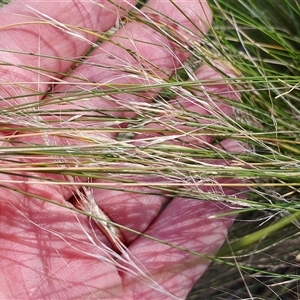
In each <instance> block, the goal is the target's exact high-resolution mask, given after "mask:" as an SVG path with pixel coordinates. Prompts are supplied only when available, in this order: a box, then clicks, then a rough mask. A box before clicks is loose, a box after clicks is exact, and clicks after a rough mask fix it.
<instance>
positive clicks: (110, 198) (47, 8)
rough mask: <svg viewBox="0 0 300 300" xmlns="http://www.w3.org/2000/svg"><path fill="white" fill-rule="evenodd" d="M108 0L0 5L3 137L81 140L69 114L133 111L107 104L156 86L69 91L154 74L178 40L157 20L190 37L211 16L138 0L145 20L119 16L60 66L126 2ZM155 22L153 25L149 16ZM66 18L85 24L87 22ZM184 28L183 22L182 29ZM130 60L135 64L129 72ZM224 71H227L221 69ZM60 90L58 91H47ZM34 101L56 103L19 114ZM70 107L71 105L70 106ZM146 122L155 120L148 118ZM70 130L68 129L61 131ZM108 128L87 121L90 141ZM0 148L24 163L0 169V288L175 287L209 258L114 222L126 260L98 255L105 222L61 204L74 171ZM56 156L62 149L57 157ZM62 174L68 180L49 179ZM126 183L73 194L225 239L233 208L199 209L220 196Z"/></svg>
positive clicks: (165, 293) (83, 119)
mask: <svg viewBox="0 0 300 300" xmlns="http://www.w3.org/2000/svg"><path fill="white" fill-rule="evenodd" d="M112 2H116V3H118V5H119V6H120V7H117V6H115V5H114V4H113V3H111V2H110V1H100V0H99V1H75V0H73V1H65V2H63V1H49V2H47V1H38V2H34V1H13V2H12V3H11V4H9V5H7V6H5V7H4V8H2V9H1V11H0V14H1V19H0V25H1V28H0V43H1V45H0V48H1V52H0V55H1V62H2V65H1V69H0V73H1V79H0V80H1V86H0V88H1V97H2V99H3V100H2V101H1V109H2V117H1V118H2V121H1V122H2V124H4V125H3V127H2V131H1V132H2V138H1V144H2V145H1V147H3V149H16V147H19V146H22V147H25V146H28V147H29V146H30V145H35V146H36V145H41V146H43V147H45V149H46V148H47V147H50V148H51V147H52V146H55V147H58V146H67V147H71V148H72V146H74V147H81V146H84V145H85V144H86V143H87V141H86V137H82V139H80V137H78V135H77V136H76V130H75V129H76V128H78V127H79V126H83V127H85V128H91V129H93V128H94V127H95V123H93V122H92V121H91V120H92V118H91V119H89V117H91V116H93V114H94V113H95V112H100V113H101V112H102V111H105V112H106V111H110V117H116V118H118V119H120V118H134V113H133V111H130V112H128V111H124V110H123V111H122V110H120V109H118V108H120V106H122V105H123V107H126V104H127V103H128V105H130V103H133V102H136V103H142V102H149V98H151V99H153V98H154V97H155V96H156V95H157V93H158V92H159V88H156V89H153V88H152V89H148V90H147V89H145V91H144V92H136V93H135V92H133V93H131V94H125V93H123V94H122V93H118V94H116V95H113V96H110V97H104V96H102V97H100V96H99V95H98V94H97V93H96V94H95V97H93V98H88V99H86V98H84V97H83V96H81V97H79V98H78V95H80V93H81V94H82V93H83V92H86V91H96V92H97V91H98V92H99V91H100V92H101V91H103V90H105V89H108V88H109V87H110V86H113V85H117V84H130V85H134V84H141V85H145V86H147V85H148V86H151V85H153V84H155V83H157V82H159V81H158V79H159V80H166V79H167V78H168V77H169V76H170V75H171V74H173V73H174V72H175V71H176V69H177V68H179V67H181V65H182V62H183V61H184V60H185V59H186V58H187V56H188V53H187V51H186V52H185V51H183V50H182V49H183V47H182V45H181V46H180V47H179V45H177V44H176V43H175V42H174V41H171V38H172V37H171V36H169V37H168V36H167V35H168V32H169V31H168V30H167V29H168V28H169V30H170V29H175V31H176V32H177V34H178V36H177V38H178V39H179V38H181V39H182V40H181V42H182V43H186V44H187V43H190V42H192V41H193V40H195V41H197V39H198V38H199V37H200V36H201V35H203V34H204V33H205V32H206V31H207V30H208V27H209V23H210V22H211V13H210V10H209V8H208V6H207V4H206V2H205V1H199V0H193V1H189V2H188V5H187V1H174V3H173V1H158V0H150V1H149V2H148V4H147V7H144V8H143V9H142V13H139V14H138V15H139V17H141V18H143V19H144V20H146V21H148V22H149V24H148V26H146V25H142V24H141V22H138V21H132V22H128V24H126V25H125V26H124V27H122V28H121V29H120V30H119V31H118V32H117V33H116V34H115V35H114V36H113V37H112V38H111V39H110V41H106V42H103V43H102V44H101V46H100V47H98V48H97V49H96V50H94V51H93V52H92V53H91V54H90V56H89V58H88V59H86V60H85V62H84V63H82V64H80V65H79V66H78V67H76V68H74V70H72V71H71V68H72V67H73V65H74V62H77V61H78V60H79V58H80V57H81V56H82V55H84V54H85V53H86V51H87V50H88V49H89V48H90V46H91V45H93V44H94V43H95V42H96V40H97V38H98V37H99V36H100V35H102V32H105V31H106V30H108V29H109V28H110V27H112V26H113V25H114V24H115V23H116V21H117V20H118V19H119V18H121V17H122V16H124V15H125V13H126V11H128V10H130V9H132V8H133V5H135V4H136V3H135V1H132V0H128V1H112ZM102 4H103V5H102ZM163 15H165V16H164V17H163ZM187 16H188V17H187ZM147 18H149V19H147ZM174 20H175V21H176V22H175V21H174ZM64 24H67V26H66V25H64ZM156 25H160V27H159V28H156V27H155V26H156ZM78 28H86V29H90V32H87V30H79V29H78ZM165 29H166V31H165ZM185 29H188V30H189V32H190V33H189V35H188V36H187V32H186V30H185ZM164 31H165V32H164ZM163 32H164V34H163ZM191 32H194V35H193V34H191ZM95 33H97V34H95ZM99 33H100V34H99ZM137 70H140V71H141V72H140V73H135V71H137ZM225 71H226V72H227V73H228V74H229V75H230V71H229V70H225ZM144 73H145V75H144V77H142V75H143V74H144ZM195 74H196V76H197V78H198V79H199V80H204V79H215V78H216V79H217V78H220V75H219V74H218V73H217V72H216V71H214V70H212V69H211V68H210V67H208V66H202V67H200V68H199V69H198V70H197V71H196V73H195ZM105 84H106V85H105ZM108 84H110V86H108ZM50 89H51V90H50ZM47 91H48V96H47V97H46V96H45V94H46V93H47ZM206 91H208V92H214V93H216V94H217V93H221V94H222V95H223V96H224V97H228V98H230V99H233V100H237V99H238V96H237V95H236V93H234V91H233V90H232V89H231V87H230V86H228V85H226V84H225V83H223V84H220V83H219V84H218V85H211V86H210V87H209V86H208V87H207V88H206ZM100 92H99V93H100ZM202 93H203V92H202ZM20 96H21V97H20ZM67 97H69V98H68V99H69V100H68V101H64V102H59V101H58V102H56V103H55V101H57V100H59V99H62V98H64V99H66V98H67ZM71 97H73V98H71ZM176 101H177V102H180V103H181V105H183V106H184V107H185V108H186V109H188V110H190V111H195V112H197V113H199V114H203V115H209V112H208V111H207V110H206V109H204V108H203V107H201V105H200V104H199V103H194V102H193V101H192V100H189V99H188V100H187V99H183V98H182V99H180V98H179V97H178V98H177V100H176ZM207 101H208V100H207ZM120 103H121V104H120ZM29 104H31V106H30V105H29ZM212 105H213V104H212ZM40 106H41V107H43V110H44V111H45V108H47V109H48V111H51V110H52V111H56V113H54V112H53V113H49V114H47V115H46V116H45V115H42V114H40V115H39V116H38V117H37V115H38V113H33V114H32V115H33V116H34V117H32V118H30V116H31V114H30V112H35V111H38V110H39V108H40ZM216 107H217V109H218V110H219V112H223V113H224V114H227V115H231V114H232V112H233V109H232V108H230V107H228V106H226V105H224V104H220V103H218V104H217V105H216ZM15 108H17V109H15ZM14 109H15V110H14ZM60 110H61V111H63V112H66V111H67V110H69V111H70V112H72V115H70V114H69V115H68V114H67V113H62V114H58V113H57V111H60ZM74 111H77V112H78V115H76V116H74ZM87 111H90V112H91V113H87ZM6 112H9V113H6ZM23 112H24V114H23ZM83 112H84V113H83ZM162 113H163V112H162ZM28 116H29V117H28ZM27 118H28V119H27ZM74 120H75V122H74ZM34 122H36V123H38V124H40V125H39V126H40V127H39V128H42V129H39V130H33V129H32V127H31V125H32V124H33V123H34ZM7 124H10V126H8V125H7ZM26 124H27V127H28V128H29V129H28V131H26V130H20V127H22V128H26ZM96 126H99V125H98V123H97V124H96ZM105 126H106V127H105ZM107 126H108V127H109V126H110V127H111V128H117V129H118V128H124V127H125V122H123V124H119V123H118V124H117V126H116V125H115V123H113V124H112V125H110V124H108V123H107V124H104V125H103V128H107ZM147 126H148V127H150V128H154V129H156V128H159V127H158V125H153V124H149V125H147ZM8 127H9V128H8ZM65 127H72V128H74V131H73V132H71V134H69V135H68V134H67V133H66V132H63V133H60V132H59V130H61V129H64V128H65ZM7 128H8V129H9V131H8V130H7ZM49 129H51V130H49ZM185 129H186V128H185ZM116 131H117V130H116ZM49 132H50V133H49ZM94 132H95V131H94ZM72 134H73V136H75V137H76V138H72ZM157 135H158V134H157V133H154V134H153V135H152V136H151V135H149V134H148V135H147V134H146V135H143V134H141V135H139V136H137V137H136V138H135V143H136V145H137V146H138V145H139V143H143V142H144V140H145V139H146V138H149V137H150V138H152V137H153V136H157ZM115 137H116V133H115V132H113V131H107V130H106V131H105V132H104V133H103V132H101V131H100V130H99V137H97V136H94V138H95V140H97V138H98V139H99V140H100V139H101V140H102V141H111V140H114V138H115ZM90 138H91V137H90ZM97 141H98V140H97ZM186 141H187V140H184V139H182V140H179V141H178V140H176V142H174V141H172V139H166V142H165V144H167V143H169V144H172V143H176V144H177V145H178V144H184V142H186ZM198 142H199V144H198V146H199V147H200V146H201V144H202V143H203V144H205V145H207V144H209V143H213V139H212V138H211V137H209V136H200V137H199V136H198ZM220 144H221V145H222V147H223V149H224V150H226V151H232V152H235V151H237V152H238V151H243V148H242V146H240V145H239V144H238V143H236V142H235V141H232V140H224V141H222V142H221V143H220ZM216 147H220V146H216ZM72 149H77V148H72ZM54 155H55V153H54V154H52V156H51V157H52V158H51V159H52V160H50V158H49V161H51V162H55V163H56V166H57V167H59V166H61V164H60V162H59V157H60V156H59V155H60V154H59V153H58V154H56V156H55V159H54V158H53V157H54ZM2 157H3V158H2V159H3V163H2V165H3V168H4V167H6V168H8V169H9V168H10V167H11V165H13V164H16V163H19V165H21V164H23V166H24V168H25V169H26V168H27V169H28V170H27V169H26V170H25V171H26V172H25V171H24V169H22V170H21V169H20V171H19V174H16V173H15V172H9V171H7V170H6V171H5V170H4V171H3V170H2V174H1V177H0V179H1V182H2V183H1V185H2V187H1V206H0V210H1V221H0V222H1V231H0V238H1V246H0V255H1V259H0V266H1V270H2V272H1V275H0V276H1V279H0V282H1V284H0V286H1V289H0V297H1V298H3V299H4V298H5V299H81V298H82V299H182V298H184V297H186V295H187V294H188V292H189V290H190V289H191V288H192V286H193V284H194V283H195V281H196V280H197V279H198V278H199V277H200V276H201V275H202V274H203V272H204V271H205V269H206V268H207V266H208V264H209V260H208V259H206V258H205V257H201V256H196V255H194V254H192V253H189V252H186V251H182V250H180V249H176V248H175V247H172V246H170V245H168V244H164V243H159V242H158V241H155V240H151V239H149V238H147V237H144V236H139V237H137V235H136V234H134V233H133V232H129V231H126V230H125V229H121V233H122V236H123V238H124V240H125V244H126V246H127V247H128V249H129V250H128V251H129V252H128V253H130V254H128V255H129V256H130V258H131V259H132V261H131V262H130V263H128V261H127V262H126V253H121V254H120V255H119V254H117V253H116V254H112V255H110V254H109V253H108V252H109V247H113V246H114V245H112V244H111V243H110V241H109V240H108V239H107V237H106V236H105V234H103V232H101V230H99V228H98V227H97V226H95V224H92V223H91V222H90V218H89V217H88V216H86V215H83V214H80V213H79V212H77V211H75V210H70V209H67V208H66V206H67V207H69V208H72V204H71V203H70V201H69V200H70V199H71V198H72V196H73V195H74V194H76V193H77V194H78V193H80V191H79V190H78V188H77V186H78V185H77V184H79V185H82V186H85V183H84V179H83V178H77V177H72V176H64V175H62V174H59V175H58V174H51V173H46V168H43V167H44V165H43V162H44V161H45V160H47V159H48V158H47V157H41V156H35V155H34V153H33V154H32V155H31V156H29V155H27V156H26V157H20V158H19V159H18V161H17V162H16V157H15V156H13V159H14V161H13V160H12V159H11V156H9V154H7V155H4V156H2ZM49 157H50V154H49ZM68 163H69V161H64V163H63V166H65V165H68ZM72 163H73V162H72ZM220 163H224V162H220ZM32 166H38V167H39V168H40V173H38V175H37V173H36V172H33V171H30V169H29V168H28V167H32ZM71 166H72V164H71ZM123 166H124V165H123ZM124 176H125V175H124ZM83 177H84V176H83ZM125 178H128V177H126V176H125ZM129 178H130V177H129ZM50 180H52V182H50ZM143 180H144V181H145V182H151V181H154V182H157V181H159V180H160V179H159V178H153V177H149V178H148V177H147V176H144V177H143ZM55 181H56V183H55ZM66 181H69V182H70V184H60V182H66ZM109 182H111V181H110V178H106V179H94V180H93V183H97V184H98V185H102V186H103V185H105V184H107V183H109ZM228 182H232V181H230V180H228ZM45 183H48V184H45ZM197 188H201V187H197ZM132 189H133V190H136V191H137V192H140V193H134V192H133V191H132V192H128V191H127V192H126V191H116V190H113V189H112V190H109V189H106V190H105V189H93V188H90V189H89V188H87V189H86V190H83V193H85V195H83V196H87V195H86V194H87V193H91V194H92V196H93V199H94V200H95V202H96V203H97V205H99V207H101V209H103V211H105V212H106V213H107V215H109V216H110V218H111V220H113V221H114V222H116V223H118V224H121V225H122V226H124V227H129V228H131V229H133V230H135V231H138V232H142V233H144V234H146V235H148V236H152V237H154V238H156V239H159V240H162V241H165V242H166V243H169V244H174V245H175V246H178V247H183V248H185V249H189V250H191V251H194V252H198V253H201V254H203V255H207V256H211V255H214V254H215V253H216V251H217V250H218V249H219V247H220V246H221V245H222V243H223V242H224V240H225V239H226V235H227V230H228V228H229V227H230V226H231V224H232V222H233V218H231V217H226V218H211V217H212V216H214V215H216V214H218V213H220V212H222V211H225V210H227V207H226V206H225V205H223V204H221V203H218V204H215V203H212V202H208V201H195V200H194V201H193V200H190V199H183V198H175V199H173V200H172V201H171V202H170V203H169V204H168V206H167V207H166V208H165V209H164V210H163V211H161V208H162V206H163V205H164V203H166V202H167V200H168V197H167V196H166V195H165V194H164V193H163V192H162V191H160V192H159V191H157V192H156V195H154V194H153V188H149V187H144V186H143V187H141V186H138V185H136V186H133V187H132ZM203 190H204V188H203ZM210 190H213V187H206V191H210ZM81 191H82V190H81ZM141 192H143V193H144V194H143V193H141ZM149 192H152V193H151V194H149ZM222 192H224V193H225V194H226V195H233V194H235V192H236V191H234V190H233V189H230V188H228V189H226V190H223V191H222ZM239 192H240V191H239ZM43 200H44V201H43ZM45 200H50V202H47V201H45ZM55 203H56V205H55ZM101 226H102V225H101V224H100V227H101ZM100 229H101V228H100ZM124 249H125V248H124ZM112 253H113V252H112ZM122 259H123V260H122ZM135 265H136V267H135ZM139 268H140V269H139ZM146 270H147V271H146ZM132 275H133V276H132Z"/></svg>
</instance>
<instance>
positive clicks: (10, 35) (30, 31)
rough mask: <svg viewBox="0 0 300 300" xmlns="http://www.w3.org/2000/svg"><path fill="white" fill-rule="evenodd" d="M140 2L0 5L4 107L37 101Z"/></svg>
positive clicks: (17, 2)
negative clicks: (52, 83) (103, 34)
mask: <svg viewBox="0 0 300 300" xmlns="http://www.w3.org/2000/svg"><path fill="white" fill-rule="evenodd" d="M135 3H136V1H133V0H127V1H104V0H99V1H80V0H70V1H59V0H55V1H46V0H43V1H21V0H20V1H13V2H11V3H10V4H8V5H6V6H5V7H3V8H1V10H0V49H1V52H0V60H1V62H2V63H1V69H0V73H1V81H0V82H2V84H1V89H0V91H1V96H2V97H3V98H5V97H13V96H21V95H29V94H36V93H37V94H38V96H26V97H24V98H25V99H23V98H20V97H17V99H11V98H9V99H7V100H6V101H1V102H0V105H1V106H2V107H6V106H13V105H16V104H18V103H24V102H25V103H26V101H34V100H37V99H39V98H40V97H41V95H43V93H44V92H46V90H47V88H48V85H49V83H51V82H53V81H54V80H55V78H57V77H59V76H62V74H64V73H66V72H67V71H68V70H69V68H70V67H71V66H72V65H73V64H74V63H75V62H76V61H77V60H78V59H79V58H80V57H81V56H82V55H84V54H85V52H86V51H87V50H88V49H89V48H90V47H91V45H93V43H94V42H95V41H96V40H97V38H99V36H101V34H102V33H103V32H105V31H106V30H108V29H109V28H110V27H112V26H113V25H114V24H115V23H116V20H117V19H118V18H120V17H122V16H124V14H125V13H126V11H127V10H129V9H131V8H132V6H133V5H134V4H135Z"/></svg>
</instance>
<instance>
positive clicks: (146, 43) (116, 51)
mask: <svg viewBox="0 0 300 300" xmlns="http://www.w3.org/2000/svg"><path fill="white" fill-rule="evenodd" d="M205 3H206V2H203V1H201V3H200V2H199V1H196V0H195V1H190V2H189V6H188V7H186V6H184V5H183V3H182V2H181V1H179V2H178V3H177V4H176V5H175V4H174V3H173V2H172V1H163V2H162V1H159V0H151V1H148V2H147V6H146V7H144V8H142V10H141V12H140V13H137V14H138V16H139V17H140V16H141V17H140V18H146V16H147V18H146V19H147V22H145V24H144V23H143V21H141V20H140V21H130V22H128V23H127V24H126V25H125V26H124V27H123V28H121V29H120V30H119V31H118V32H117V33H116V34H114V35H113V37H112V38H111V39H110V40H109V41H106V42H104V43H103V44H101V46H100V47H99V48H98V49H96V50H95V51H94V52H93V53H92V55H91V57H90V58H89V59H88V60H86V62H85V63H84V64H82V65H80V66H79V67H78V68H76V70H75V71H74V72H73V73H72V74H71V76H70V77H69V78H65V83H69V84H63V85H59V86H57V87H56V88H55V90H54V95H55V96H56V98H53V100H55V99H57V98H59V97H66V96H68V95H69V94H72V92H73V94H74V93H75V94H76V91H77V93H78V90H79V91H80V92H81V93H85V94H86V92H88V91H93V92H94V95H95V97H92V96H91V94H89V97H88V101H87V99H86V97H85V98H84V99H83V100H78V101H72V103H71V104H70V105H68V103H65V104H64V105H63V106H61V104H60V106H59V107H60V108H62V109H74V110H76V111H78V110H79V111H83V108H86V110H88V109H89V110H97V111H100V112H103V114H104V113H106V114H107V115H109V116H114V117H120V118H122V117H132V116H134V115H135V114H134V112H133V111H131V112H128V111H130V108H131V103H136V102H141V101H143V102H145V101H148V102H149V101H151V99H153V97H155V95H156V94H157V92H158V91H159V89H154V88H153V87H151V85H155V84H159V83H161V82H163V81H164V80H165V79H166V78H168V77H169V76H170V74H172V73H173V72H174V71H175V70H176V68H177V67H178V66H180V65H181V64H182V62H183V60H184V59H185V58H186V54H185V52H186V48H184V47H183V46H181V52H180V53H179V52H178V49H177V48H178V45H174V43H172V39H171V38H170V36H169V35H167V34H166V32H165V31H166V28H168V27H171V28H173V26H175V25H176V26H177V27H178V29H177V33H178V34H182V35H183V36H184V34H185V32H186V30H187V28H192V29H193V30H194V31H195V35H196V36H197V38H199V35H200V34H204V33H205V32H206V31H207V30H208V24H209V23H210V21H211V13H210V10H209V9H208V7H207V4H205ZM176 6H179V9H178V8H177V7H176ZM180 9H181V10H180ZM150 12H151V13H150ZM148 13H149V15H150V17H149V18H148ZM170 13H171V14H170ZM149 23H150V25H149ZM178 24H180V26H179V25H178ZM195 24H196V25H197V28H195V26H196V25H195ZM173 31H174V30H173ZM189 38H190V37H189ZM194 38H195V37H194ZM183 39H184V38H182V40H183ZM190 42H191V41H190V40H188V39H187V37H186V39H185V40H184V41H183V42H182V43H185V45H188V44H189V43H190ZM118 85H121V87H122V86H123V85H129V86H133V87H134V86H138V85H139V86H141V90H144V91H145V92H135V93H122V92H118V93H116V92H115V90H113V89H116V88H118ZM110 87H112V88H111V89H110ZM102 91H106V95H105V97H102V98H100V97H97V94H101V92H102ZM80 92H79V93H78V95H80ZM110 93H111V94H110ZM50 107H51V108H54V109H55V108H56V109H58V106H55V105H53V106H50ZM124 110H126V111H127V112H124ZM83 113H84V111H83ZM84 115H85V116H86V115H87V114H86V113H85V114H84Z"/></svg>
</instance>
